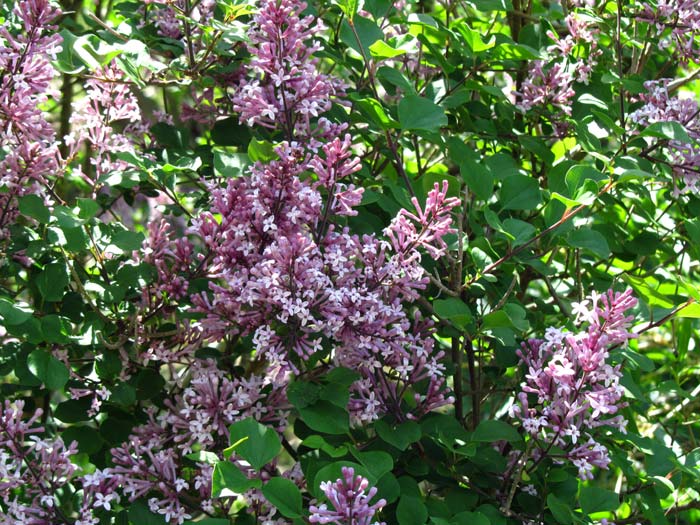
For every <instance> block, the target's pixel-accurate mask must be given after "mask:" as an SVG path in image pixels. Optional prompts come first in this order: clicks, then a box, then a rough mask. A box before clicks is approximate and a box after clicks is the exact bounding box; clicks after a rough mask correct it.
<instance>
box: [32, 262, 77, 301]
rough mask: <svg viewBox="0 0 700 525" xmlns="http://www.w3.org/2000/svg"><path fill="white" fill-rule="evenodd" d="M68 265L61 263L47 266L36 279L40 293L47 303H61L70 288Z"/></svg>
mask: <svg viewBox="0 0 700 525" xmlns="http://www.w3.org/2000/svg"><path fill="white" fill-rule="evenodd" d="M68 282H69V279H68V271H67V270H66V265H65V264H63V263H60V262H55V263H51V264H47V265H46V266H44V270H43V271H42V272H41V273H40V274H39V275H38V276H37V278H36V286H37V288H38V289H39V293H40V294H41V296H42V297H43V298H44V300H46V301H52V302H53V301H60V300H61V299H62V298H63V291H64V289H65V288H66V286H68Z"/></svg>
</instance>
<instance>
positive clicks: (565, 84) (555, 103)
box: [518, 60, 576, 135]
mask: <svg viewBox="0 0 700 525" xmlns="http://www.w3.org/2000/svg"><path fill="white" fill-rule="evenodd" d="M546 65H547V64H546V63H545V61H544V60H535V61H533V62H532V63H531V64H530V67H529V69H528V74H527V78H526V79H525V81H524V82H523V83H522V87H521V92H520V93H519V99H520V100H519V102H518V108H519V109H520V110H521V111H523V112H527V111H530V110H531V109H532V108H534V107H540V108H547V107H552V108H553V109H554V114H553V116H552V126H553V127H554V129H555V132H556V133H557V134H558V135H562V134H564V132H565V131H566V130H567V128H568V126H567V124H566V122H564V120H563V119H564V118H566V117H567V116H571V103H572V100H573V97H574V95H575V94H576V93H575V92H574V89H573V87H572V84H573V81H574V77H573V74H572V73H571V71H569V70H568V69H567V66H566V64H565V63H554V64H552V65H551V66H549V67H548V68H547V69H545V66H546Z"/></svg>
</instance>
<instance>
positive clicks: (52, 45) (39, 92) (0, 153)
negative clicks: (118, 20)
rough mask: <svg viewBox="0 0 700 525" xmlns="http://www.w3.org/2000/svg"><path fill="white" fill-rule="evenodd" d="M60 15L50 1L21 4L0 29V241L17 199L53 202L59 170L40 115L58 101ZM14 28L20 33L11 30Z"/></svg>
mask: <svg viewBox="0 0 700 525" xmlns="http://www.w3.org/2000/svg"><path fill="white" fill-rule="evenodd" d="M59 15H60V11H58V10H57V9H56V8H55V7H53V6H52V5H51V4H50V3H49V1H48V0H22V1H20V2H17V3H16V5H15V8H14V10H13V11H12V17H11V18H10V19H9V20H8V21H6V22H5V23H4V24H3V26H2V27H0V240H2V239H4V238H5V237H7V235H8V227H9V226H10V225H12V224H13V223H14V222H15V219H16V218H17V215H18V213H19V212H18V209H17V198H18V197H21V196H23V195H27V194H30V193H33V194H37V195H40V196H41V197H42V198H44V199H45V200H46V202H47V203H49V199H48V196H47V192H46V185H47V180H48V178H49V177H51V176H56V175H58V172H59V166H60V165H61V161H60V155H59V152H58V144H57V142H56V137H55V133H54V130H53V128H52V126H51V124H50V123H49V122H48V121H47V119H46V114H45V113H44V111H43V110H42V106H43V105H44V104H45V103H46V102H47V100H48V99H49V97H55V96H56V92H55V89H54V88H53V87H52V85H51V81H52V80H53V79H54V77H55V75H56V72H55V71H54V68H53V67H52V65H51V60H53V59H54V58H55V57H56V53H57V52H58V51H59V50H60V45H61V41H62V39H61V37H60V35H58V34H55V33H53V34H52V33H51V31H53V30H54V29H55V26H54V25H53V22H54V21H55V19H56V18H57V17H58V16H59ZM13 23H17V24H18V25H21V27H22V31H21V32H17V34H16V33H15V32H14V31H12V27H13Z"/></svg>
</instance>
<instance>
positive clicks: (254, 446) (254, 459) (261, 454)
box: [229, 417, 282, 470]
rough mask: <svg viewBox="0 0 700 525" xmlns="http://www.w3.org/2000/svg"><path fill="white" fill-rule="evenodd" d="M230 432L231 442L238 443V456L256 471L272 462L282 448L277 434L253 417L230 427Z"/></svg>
mask: <svg viewBox="0 0 700 525" xmlns="http://www.w3.org/2000/svg"><path fill="white" fill-rule="evenodd" d="M229 431H230V442H231V443H232V444H233V443H238V445H237V446H236V449H235V451H236V454H238V455H239V456H240V457H242V458H243V459H245V460H246V461H247V462H248V463H250V466H251V467H253V468H254V469H256V470H260V468H262V467H263V466H265V465H267V464H268V463H269V462H270V461H272V460H273V459H274V458H275V457H276V456H277V454H279V451H280V448H281V447H282V443H281V441H280V438H279V436H278V435H277V432H275V431H274V430H273V429H271V428H269V427H266V426H265V425H262V424H260V423H258V422H257V421H256V420H255V419H253V418H252V417H249V418H246V419H243V420H241V421H237V422H236V423H234V424H233V425H231V426H230V427H229Z"/></svg>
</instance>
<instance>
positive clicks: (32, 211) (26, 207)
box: [19, 194, 51, 224]
mask: <svg viewBox="0 0 700 525" xmlns="http://www.w3.org/2000/svg"><path fill="white" fill-rule="evenodd" d="M19 211H20V213H21V214H22V215H26V216H27V217H31V218H33V219H36V220H37V221H39V222H40V223H42V224H46V223H47V222H49V219H50V218H51V214H50V213H49V209H48V208H47V207H46V206H45V205H44V200H43V199H42V198H41V197H39V196H38V195H34V194H29V195H25V196H24V197H20V199H19Z"/></svg>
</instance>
